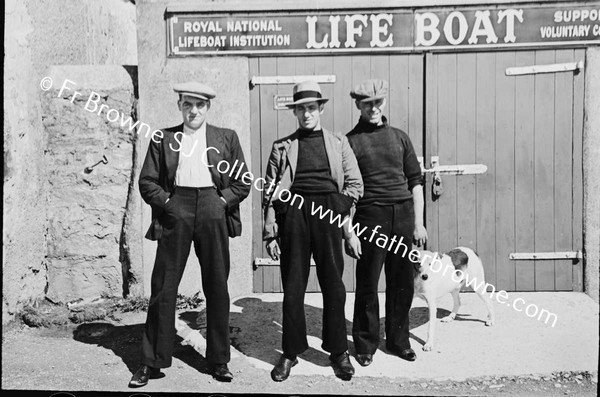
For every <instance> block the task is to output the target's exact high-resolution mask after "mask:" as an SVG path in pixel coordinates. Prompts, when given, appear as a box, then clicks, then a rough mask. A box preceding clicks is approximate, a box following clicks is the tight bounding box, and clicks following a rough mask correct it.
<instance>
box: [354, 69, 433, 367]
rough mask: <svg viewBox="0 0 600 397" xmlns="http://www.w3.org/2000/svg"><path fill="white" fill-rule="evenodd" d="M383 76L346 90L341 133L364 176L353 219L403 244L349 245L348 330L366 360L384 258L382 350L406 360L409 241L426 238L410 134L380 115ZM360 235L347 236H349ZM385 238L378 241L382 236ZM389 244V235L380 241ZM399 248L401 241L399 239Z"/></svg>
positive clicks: (374, 341)
mask: <svg viewBox="0 0 600 397" xmlns="http://www.w3.org/2000/svg"><path fill="white" fill-rule="evenodd" d="M387 94H388V82H387V81H384V80H375V79H374V80H367V81H364V82H362V83H360V84H359V85H357V86H356V87H355V88H354V90H352V91H351V93H350V96H351V97H352V98H354V100H355V103H356V107H357V108H358V109H359V110H360V120H359V121H358V124H356V126H355V127H354V129H353V130H352V131H350V132H349V133H348V134H347V137H348V141H349V142H350V145H351V146H352V149H353V150H354V153H355V155H356V159H357V161H358V165H359V167H360V172H361V174H362V177H363V181H364V196H363V197H362V198H361V199H360V200H359V201H358V203H357V207H356V214H355V215H354V222H355V223H357V224H360V227H361V228H362V227H364V226H367V227H368V232H369V233H368V235H372V233H374V234H378V235H380V236H381V235H384V236H385V238H386V239H387V238H394V236H396V238H397V239H398V241H399V242H401V243H402V244H404V245H403V247H407V248H406V249H399V250H398V249H395V250H392V251H389V250H388V249H386V245H387V244H382V245H378V242H379V241H380V240H379V239H376V240H375V241H371V239H369V240H368V241H365V242H364V244H362V246H361V245H360V242H358V244H357V245H358V246H359V247H360V249H359V250H356V249H355V248H354V247H353V246H351V245H347V246H346V250H347V252H348V253H349V254H350V255H352V256H353V257H355V258H357V259H358V262H357V265H356V294H355V304H354V320H353V327H352V336H353V339H354V346H355V348H356V353H357V357H356V358H357V361H358V363H359V364H361V365H362V366H367V365H369V364H371V362H372V360H373V354H374V353H375V351H376V350H377V347H378V345H379V301H378V297H377V285H378V281H379V276H380V274H381V268H382V267H383V264H384V263H385V277H386V291H385V334H386V345H387V346H386V347H387V349H388V350H389V351H390V352H392V353H395V354H397V355H399V356H400V357H401V358H403V359H405V360H409V361H414V360H415V359H416V354H415V352H414V351H413V350H412V349H411V348H410V342H409V339H408V336H409V328H408V313H409V311H410V306H411V304H412V299H413V289H414V285H413V263H412V262H411V261H410V259H409V255H408V251H410V248H411V243H412V242H413V241H414V242H415V243H416V244H418V245H422V244H424V243H425V242H426V241H427V231H426V230H425V227H424V226H423V207H424V200H423V187H422V177H421V167H420V165H419V162H418V160H417V156H416V155H415V151H414V148H413V145H412V143H411V141H410V138H409V137H408V135H407V134H406V133H405V132H404V131H402V130H400V129H398V128H394V127H391V126H390V125H388V122H387V120H386V118H385V116H384V115H383V109H384V108H385V105H386V97H387ZM353 239H356V240H357V241H358V238H357V237H356V236H352V237H351V238H350V239H349V241H352V240H353ZM382 241H383V240H382ZM385 241H386V242H387V240H385ZM398 246H400V244H398Z"/></svg>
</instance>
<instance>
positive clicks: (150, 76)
mask: <svg viewBox="0 0 600 397" xmlns="http://www.w3.org/2000/svg"><path fill="white" fill-rule="evenodd" d="M167 4H168V3H167V2H166V1H162V2H154V1H153V2H147V1H141V2H138V3H137V8H138V15H137V21H138V23H137V26H138V33H137V37H138V56H139V68H138V72H139V86H140V106H139V108H140V120H142V121H144V122H145V123H148V124H149V125H150V126H151V127H152V128H153V129H154V128H161V127H165V126H173V125H177V124H181V122H182V119H181V112H179V111H178V109H177V96H176V95H175V93H174V92H173V90H172V85H173V83H176V82H181V81H187V80H198V81H202V82H204V83H206V84H208V85H210V86H211V87H213V88H214V89H215V90H216V91H217V97H216V98H215V100H213V102H212V105H211V109H210V112H209V115H208V122H209V123H211V124H214V125H217V126H221V127H227V128H232V129H234V130H235V131H236V132H237V133H238V136H239V138H240V143H241V145H242V149H243V150H244V155H245V156H246V162H247V164H248V166H250V113H249V112H250V102H249V91H248V81H249V77H248V61H247V59H246V58H235V57H205V58H187V59H181V58H179V59H173V58H171V59H167V58H166V55H165V52H166V51H165V45H166V44H165V22H164V11H165V8H166V6H167ZM147 147H148V141H147V140H144V141H143V143H142V151H141V156H140V161H143V157H144V156H145V153H146V150H147ZM251 194H252V193H251ZM251 203H252V201H251V197H250V196H249V197H248V198H247V199H246V200H245V201H244V202H243V203H242V205H241V215H242V224H243V226H242V228H243V231H242V236H240V237H237V238H234V239H230V240H229V242H230V252H231V274H230V277H229V292H230V294H231V296H232V297H235V296H239V295H242V294H247V293H251V292H252V258H251V253H252V213H251ZM143 207H144V209H143V219H142V220H143V225H144V230H145V229H146V228H147V227H148V225H149V223H150V207H149V206H147V205H144V206H143ZM155 253H156V242H150V241H148V240H144V284H145V290H144V293H145V294H146V295H148V294H149V293H150V288H149V286H150V275H151V272H152V266H153V264H154V256H155ZM200 277H201V275H200V268H199V264H198V260H197V259H196V256H195V255H194V254H193V250H192V254H191V255H190V257H189V260H188V263H187V266H186V270H185V273H184V276H183V279H182V282H181V285H180V289H179V291H180V292H181V293H182V294H185V295H190V294H193V293H195V292H197V291H199V290H200V289H201V285H200V282H201V278H200Z"/></svg>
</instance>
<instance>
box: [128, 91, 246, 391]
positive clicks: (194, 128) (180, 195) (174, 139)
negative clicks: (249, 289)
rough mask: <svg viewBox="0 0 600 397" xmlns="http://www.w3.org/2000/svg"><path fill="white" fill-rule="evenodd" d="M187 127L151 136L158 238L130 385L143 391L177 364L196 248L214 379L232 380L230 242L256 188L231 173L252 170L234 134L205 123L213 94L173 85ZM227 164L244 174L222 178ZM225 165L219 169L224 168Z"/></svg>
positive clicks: (146, 170) (149, 183)
mask: <svg viewBox="0 0 600 397" xmlns="http://www.w3.org/2000/svg"><path fill="white" fill-rule="evenodd" d="M174 91H175V92H176V93H178V94H179V101H178V106H179V110H181V114H182V116H183V124H182V125H179V126H177V127H172V128H169V129H165V130H158V131H156V132H155V134H153V136H152V139H151V141H150V146H149V147H148V153H147V155H146V160H145V161H144V165H143V167H142V171H141V173H140V181H139V188H140V193H141V195H142V198H143V199H144V201H146V203H148V204H150V205H151V207H152V224H151V225H150V229H149V230H148V233H147V234H146V237H147V238H149V239H151V240H158V248H157V251H156V260H155V262H154V269H153V271H152V280H151V288H152V291H151V297H150V303H149V307H148V317H147V319H146V325H145V328H144V333H143V337H142V359H141V362H142V365H141V366H140V368H139V369H138V370H137V372H136V373H135V374H134V375H133V377H132V378H131V381H130V382H129V386H130V387H140V386H144V385H146V384H147V383H148V379H151V378H153V377H157V376H158V375H159V374H160V368H166V367H169V366H170V365H171V361H172V355H173V340H174V337H175V304H176V298H177V290H178V287H179V283H180V281H181V277H182V275H183V271H184V269H185V265H186V262H187V259H188V256H189V252H190V248H191V245H192V242H193V243H194V248H195V251H196V255H197V256H198V260H199V262H200V267H201V272H202V289H203V291H204V295H205V298H206V317H207V348H206V359H207V360H208V362H209V363H210V364H211V368H212V371H213V376H214V377H215V378H216V379H218V380H221V381H230V380H231V379H232V378H233V375H232V374H231V372H230V371H229V369H228V368H227V363H228V362H229V359H230V353H229V349H230V347H229V293H228V289H227V278H228V277H229V237H235V236H239V235H240V234H241V222H240V215H239V203H240V202H241V201H242V200H243V199H244V198H246V196H248V193H249V191H250V185H248V184H245V183H243V182H242V181H241V180H239V179H236V178H235V177H230V175H243V174H244V173H245V172H246V170H247V169H246V165H245V163H244V154H243V153H242V149H241V147H240V143H239V140H238V137H237V134H236V133H235V131H233V130H229V129H225V128H218V127H215V126H212V125H210V124H207V123H206V115H207V113H208V111H209V109H210V104H211V100H212V99H213V98H214V97H215V96H216V94H215V92H214V90H212V89H211V88H210V87H207V86H206V85H204V84H200V83H197V82H190V83H182V84H178V85H175V86H174ZM221 162H225V163H228V164H229V166H230V167H232V168H234V169H236V168H237V167H241V171H240V172H230V173H221V172H219V171H217V169H216V168H217V167H215V165H216V164H218V163H221ZM223 168H224V165H222V167H220V169H223Z"/></svg>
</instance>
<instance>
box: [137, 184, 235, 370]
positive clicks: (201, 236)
mask: <svg viewBox="0 0 600 397" xmlns="http://www.w3.org/2000/svg"><path fill="white" fill-rule="evenodd" d="M160 221H161V224H162V226H163V234H162V237H161V239H160V240H159V242H158V249H157V251H156V260H155V262H154V269H153V271H152V281H151V283H152V284H151V285H152V294H151V297H150V304H149V307H148V317H147V319H146V326H145V328H144V333H143V336H142V363H143V364H146V365H150V366H152V367H157V368H166V367H169V366H170V365H171V360H172V356H173V342H174V338H175V304H176V300H177V289H178V287H179V282H180V281H181V276H182V275H183V270H184V269H185V264H186V262H187V259H188V256H189V254H190V248H191V245H192V242H193V243H194V248H195V250H196V255H197V256H198V260H199V261H200V269H201V272H202V289H203V290H204V295H205V298H206V317H207V319H206V323H207V348H206V359H207V360H208V361H209V362H210V363H215V364H224V363H227V362H229V293H228V291H227V278H228V277H229V238H228V235H227V223H226V220H225V203H224V202H223V201H222V200H221V199H220V198H219V195H218V194H217V192H216V190H215V189H213V188H200V189H194V188H181V187H178V188H176V191H175V194H174V195H173V196H171V199H170V200H169V202H168V203H167V206H166V207H165V212H164V213H163V214H162V215H161V219H160Z"/></svg>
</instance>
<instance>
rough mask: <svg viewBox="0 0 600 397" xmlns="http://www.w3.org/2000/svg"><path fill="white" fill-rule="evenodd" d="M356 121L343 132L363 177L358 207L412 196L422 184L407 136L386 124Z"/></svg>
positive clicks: (385, 203)
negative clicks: (346, 132)
mask: <svg viewBox="0 0 600 397" xmlns="http://www.w3.org/2000/svg"><path fill="white" fill-rule="evenodd" d="M383 122H384V123H383V125H381V126H376V125H374V124H372V123H369V122H365V121H362V120H360V121H359V122H358V124H357V125H356V126H355V127H354V129H353V130H352V131H350V132H349V133H348V135H347V137H348V141H349V142H350V146H352V150H354V154H355V155H356V160H357V161H358V166H359V168H360V172H361V174H362V177H363V183H364V188H365V192H364V195H363V197H362V199H361V200H360V201H359V202H358V203H357V205H358V206H363V205H368V204H379V205H391V204H395V203H398V202H400V201H404V200H407V199H410V198H412V193H411V192H412V188H413V187H415V186H416V185H420V184H423V181H422V177H421V167H420V165H419V162H418V160H417V156H416V154H415V150H414V148H413V145H412V143H411V141H410V138H409V137H408V135H407V134H406V133H405V132H404V131H402V130H399V129H398V128H394V127H390V126H389V125H388V124H387V120H386V119H385V118H384V119H383Z"/></svg>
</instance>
